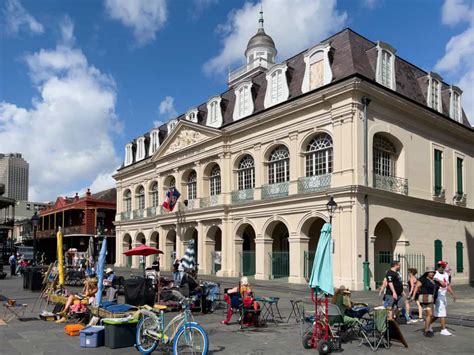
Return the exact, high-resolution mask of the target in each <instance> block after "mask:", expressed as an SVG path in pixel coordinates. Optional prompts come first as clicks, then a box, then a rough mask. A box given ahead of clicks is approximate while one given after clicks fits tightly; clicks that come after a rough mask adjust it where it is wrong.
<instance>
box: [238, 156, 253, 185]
mask: <svg viewBox="0 0 474 355" xmlns="http://www.w3.org/2000/svg"><path fill="white" fill-rule="evenodd" d="M238 184H239V190H247V189H253V188H254V187H255V163H254V160H253V158H252V157H251V156H250V155H245V156H244V157H243V158H242V159H241V160H240V163H239V169H238Z"/></svg>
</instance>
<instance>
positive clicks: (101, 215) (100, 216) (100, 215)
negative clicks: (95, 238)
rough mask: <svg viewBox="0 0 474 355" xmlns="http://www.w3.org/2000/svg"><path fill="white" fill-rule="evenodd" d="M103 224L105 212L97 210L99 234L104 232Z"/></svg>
mask: <svg viewBox="0 0 474 355" xmlns="http://www.w3.org/2000/svg"><path fill="white" fill-rule="evenodd" d="M104 226H105V212H104V211H99V212H97V234H98V235H101V234H103V233H104Z"/></svg>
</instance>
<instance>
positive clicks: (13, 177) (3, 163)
mask: <svg viewBox="0 0 474 355" xmlns="http://www.w3.org/2000/svg"><path fill="white" fill-rule="evenodd" d="M28 179H29V164H28V162H27V161H26V160H25V159H23V158H22V156H21V154H20V153H9V154H1V153H0V183H2V184H5V195H4V196H5V197H9V198H13V199H15V200H17V201H28Z"/></svg>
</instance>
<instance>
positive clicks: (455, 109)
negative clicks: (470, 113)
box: [449, 85, 462, 122]
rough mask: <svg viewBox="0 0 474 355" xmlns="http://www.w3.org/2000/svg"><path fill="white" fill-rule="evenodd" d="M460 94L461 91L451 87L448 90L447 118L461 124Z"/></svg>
mask: <svg viewBox="0 0 474 355" xmlns="http://www.w3.org/2000/svg"><path fill="white" fill-rule="evenodd" d="M461 94H462V91H461V89H459V88H458V87H456V86H452V85H451V87H450V89H449V117H451V118H452V119H453V120H455V121H457V122H462V108H461Z"/></svg>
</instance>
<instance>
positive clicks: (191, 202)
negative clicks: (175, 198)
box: [184, 199, 199, 210]
mask: <svg viewBox="0 0 474 355" xmlns="http://www.w3.org/2000/svg"><path fill="white" fill-rule="evenodd" d="M198 202H199V201H198V200H197V199H193V200H188V205H187V206H186V205H184V209H185V210H194V209H196V208H198Z"/></svg>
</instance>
